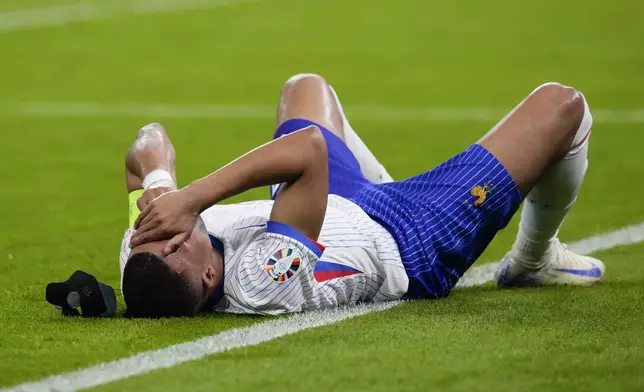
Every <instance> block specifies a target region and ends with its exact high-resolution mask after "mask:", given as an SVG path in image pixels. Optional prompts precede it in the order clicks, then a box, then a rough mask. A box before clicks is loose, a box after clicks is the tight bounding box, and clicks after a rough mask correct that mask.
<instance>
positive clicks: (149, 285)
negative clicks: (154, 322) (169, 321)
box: [123, 252, 201, 318]
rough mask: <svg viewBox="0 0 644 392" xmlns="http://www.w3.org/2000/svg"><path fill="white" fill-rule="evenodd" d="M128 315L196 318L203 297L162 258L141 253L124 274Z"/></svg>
mask: <svg viewBox="0 0 644 392" xmlns="http://www.w3.org/2000/svg"><path fill="white" fill-rule="evenodd" d="M123 297H124V298H125V304H126V305H127V312H126V316H128V317H141V318H159V317H181V316H194V315H195V314H196V313H197V310H198V309H197V306H198V305H199V303H200V302H201V298H200V294H199V293H198V292H197V290H196V289H195V288H194V287H193V286H192V285H191V284H190V281H189V280H188V279H187V278H186V277H185V276H183V275H181V274H178V273H176V272H175V271H173V270H172V269H171V268H170V266H168V265H167V264H166V262H165V261H164V260H163V259H162V258H161V257H159V256H157V255H155V254H152V253H148V252H141V253H136V254H134V255H132V256H131V257H130V259H129V260H128V262H127V264H126V266H125V270H124V271H123Z"/></svg>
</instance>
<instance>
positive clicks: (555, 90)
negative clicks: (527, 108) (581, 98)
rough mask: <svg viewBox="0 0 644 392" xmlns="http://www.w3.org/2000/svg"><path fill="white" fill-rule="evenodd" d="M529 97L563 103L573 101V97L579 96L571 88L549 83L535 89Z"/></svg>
mask: <svg viewBox="0 0 644 392" xmlns="http://www.w3.org/2000/svg"><path fill="white" fill-rule="evenodd" d="M531 95H536V96H539V97H542V98H544V99H547V100H549V101H551V102H553V103H563V102H566V101H568V100H571V99H574V98H575V96H577V95H580V94H579V92H578V91H577V90H576V89H575V88H573V87H570V86H565V85H563V84H561V83H557V82H549V83H544V84H542V85H541V86H539V87H537V88H536V89H535V90H534V91H533V92H532V94H531Z"/></svg>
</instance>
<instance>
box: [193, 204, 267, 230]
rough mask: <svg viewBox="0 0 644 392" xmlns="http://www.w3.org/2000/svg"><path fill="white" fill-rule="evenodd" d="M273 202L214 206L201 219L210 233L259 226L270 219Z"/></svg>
mask: <svg viewBox="0 0 644 392" xmlns="http://www.w3.org/2000/svg"><path fill="white" fill-rule="evenodd" d="M272 207H273V202H272V201H270V200H256V201H249V202H244V203H235V204H222V205H214V206H212V207H210V208H208V209H207V210H205V211H204V212H202V213H201V215H200V216H201V218H202V219H203V221H204V224H205V225H206V229H207V230H208V231H210V232H218V231H221V230H225V229H232V230H234V229H238V228H240V227H242V226H244V225H253V224H259V223H260V221H263V224H265V221H266V220H267V219H268V217H269V216H270V213H271V208H272Z"/></svg>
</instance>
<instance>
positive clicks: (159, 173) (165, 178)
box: [143, 169, 176, 190]
mask: <svg viewBox="0 0 644 392" xmlns="http://www.w3.org/2000/svg"><path fill="white" fill-rule="evenodd" d="M175 186H176V184H175V183H174V180H173V179H172V174H170V173H168V172H167V171H165V170H161V169H157V170H154V171H153V172H151V173H150V174H148V175H147V176H145V178H144V179H143V189H145V190H148V189H154V188H160V187H166V188H174V187H175Z"/></svg>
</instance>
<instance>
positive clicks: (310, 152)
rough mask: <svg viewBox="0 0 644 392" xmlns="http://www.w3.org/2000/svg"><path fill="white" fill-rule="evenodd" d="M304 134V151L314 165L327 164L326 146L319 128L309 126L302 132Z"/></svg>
mask: <svg viewBox="0 0 644 392" xmlns="http://www.w3.org/2000/svg"><path fill="white" fill-rule="evenodd" d="M302 132H303V133H305V134H306V151H307V154H306V155H307V156H309V157H310V159H311V163H312V164H314V165H318V164H324V165H326V164H327V159H328V158H327V156H328V155H327V145H326V139H325V138H324V134H323V133H322V130H320V128H318V127H316V126H314V125H311V126H309V127H307V128H304V129H303V130H302Z"/></svg>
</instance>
